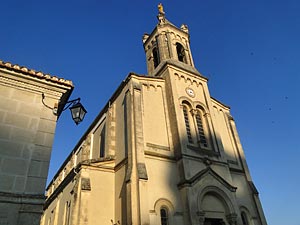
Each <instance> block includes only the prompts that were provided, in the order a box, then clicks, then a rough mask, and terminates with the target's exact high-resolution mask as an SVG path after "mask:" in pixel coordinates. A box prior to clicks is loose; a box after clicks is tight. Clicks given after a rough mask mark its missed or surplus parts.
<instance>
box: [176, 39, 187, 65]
mask: <svg viewBox="0 0 300 225" xmlns="http://www.w3.org/2000/svg"><path fill="white" fill-rule="evenodd" d="M176 51H177V57H178V60H179V61H180V62H184V63H186V56H185V50H184V47H183V46H182V45H181V44H179V43H176Z"/></svg>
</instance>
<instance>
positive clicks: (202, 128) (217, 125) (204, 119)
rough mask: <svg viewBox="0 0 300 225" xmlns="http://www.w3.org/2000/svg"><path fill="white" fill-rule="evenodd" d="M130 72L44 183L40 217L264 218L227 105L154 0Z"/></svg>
mask: <svg viewBox="0 0 300 225" xmlns="http://www.w3.org/2000/svg"><path fill="white" fill-rule="evenodd" d="M143 44H144V49H145V53H146V62H147V66H148V73H149V74H148V76H142V75H137V74H133V73H130V74H129V75H128V76H127V78H126V79H125V80H124V81H123V82H122V83H121V85H120V86H119V88H118V89H117V90H116V92H115V93H114V94H113V96H112V97H111V99H110V100H109V102H108V103H107V105H106V106H105V107H104V108H103V110H102V111H101V112H100V113H99V115H98V117H97V118H96V119H95V120H94V122H93V123H92V124H91V125H90V127H89V128H88V130H87V131H86V133H85V134H84V135H83V137H82V138H81V139H80V140H79V142H78V143H77V145H76V146H75V148H74V149H73V151H72V152H71V153H70V155H69V157H68V158H67V159H66V161H65V162H64V164H63V165H62V166H61V168H60V170H59V171H58V172H57V174H56V176H55V177H54V178H53V180H52V181H51V183H50V184H49V186H48V188H47V194H46V195H47V200H46V204H45V207H44V214H43V218H42V222H41V224H42V225H58V224H62V225H96V224H99V225H102V224H113V225H114V224H116V225H117V224H122V225H130V224H136V225H138V224H142V225H149V224H151V225H159V224H160V225H167V224H169V225H171V224H172V225H183V224H185V225H199V224H200V225H221V224H222V225H266V224H267V223H266V220H265V217H264V214H263V210H262V207H261V205H260V201H259V198H258V192H257V190H256V188H255V186H254V184H253V182H252V180H251V176H250V174H249V170H248V167H247V164H246V160H245V157H244V153H243V149H242V146H241V143H240V140H239V137H238V133H237V130H236V126H235V122H234V120H233V117H232V116H231V114H230V110H229V107H228V106H226V105H224V104H223V103H221V102H219V101H217V100H216V99H214V98H212V97H211V96H210V93H209V89H208V86H207V78H205V77H204V76H203V75H201V74H200V73H199V72H198V71H197V70H196V68H195V67H194V63H193V59H192V54H191V50H190V46H189V33H188V28H187V26H186V25H182V26H181V28H177V27H175V26H174V25H173V24H171V23H170V22H169V21H168V20H167V19H166V18H165V14H164V12H163V9H162V8H160V11H159V15H158V24H157V26H156V27H155V29H154V30H153V31H152V33H151V34H149V35H148V34H145V35H144V37H143Z"/></svg>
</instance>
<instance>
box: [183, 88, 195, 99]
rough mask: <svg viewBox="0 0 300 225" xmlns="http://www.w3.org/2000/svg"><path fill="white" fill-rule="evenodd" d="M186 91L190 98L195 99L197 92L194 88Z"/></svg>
mask: <svg viewBox="0 0 300 225" xmlns="http://www.w3.org/2000/svg"><path fill="white" fill-rule="evenodd" d="M185 91H186V93H187V94H188V95H189V96H190V97H195V92H194V90H193V89H192V88H186V89H185Z"/></svg>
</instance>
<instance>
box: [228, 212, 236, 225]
mask: <svg viewBox="0 0 300 225" xmlns="http://www.w3.org/2000/svg"><path fill="white" fill-rule="evenodd" d="M226 219H227V222H228V223H229V224H230V225H237V214H236V213H231V214H228V215H226Z"/></svg>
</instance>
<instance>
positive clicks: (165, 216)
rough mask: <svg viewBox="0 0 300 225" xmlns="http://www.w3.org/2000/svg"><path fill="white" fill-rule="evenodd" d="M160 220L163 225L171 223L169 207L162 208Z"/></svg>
mask: <svg viewBox="0 0 300 225" xmlns="http://www.w3.org/2000/svg"><path fill="white" fill-rule="evenodd" d="M160 221H161V225H168V224H169V218H168V209H167V208H165V207H162V208H160Z"/></svg>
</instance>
